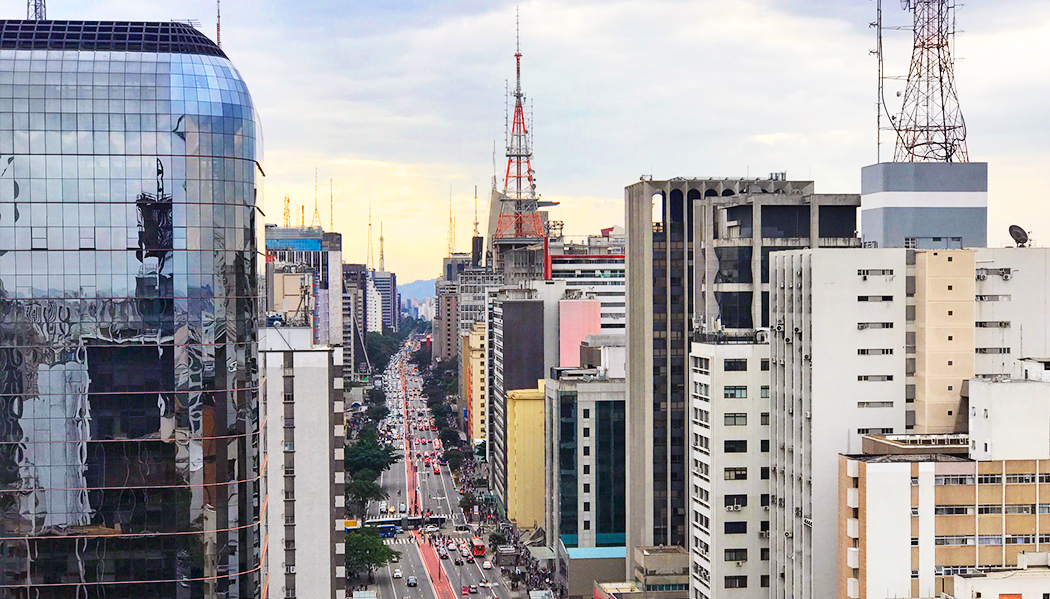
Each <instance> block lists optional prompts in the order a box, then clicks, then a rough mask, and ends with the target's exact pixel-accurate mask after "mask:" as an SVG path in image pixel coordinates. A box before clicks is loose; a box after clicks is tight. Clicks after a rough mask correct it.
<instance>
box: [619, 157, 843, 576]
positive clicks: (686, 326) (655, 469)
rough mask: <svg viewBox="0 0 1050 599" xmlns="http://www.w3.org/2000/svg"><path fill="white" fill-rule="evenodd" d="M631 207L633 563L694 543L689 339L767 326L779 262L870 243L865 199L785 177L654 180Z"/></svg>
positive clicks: (641, 186)
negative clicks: (806, 252) (646, 552)
mask: <svg viewBox="0 0 1050 599" xmlns="http://www.w3.org/2000/svg"><path fill="white" fill-rule="evenodd" d="M625 199H626V223H627V227H626V265H627V273H626V274H627V302H626V303H627V312H626V314H627V316H626V321H627V356H628V359H627V360H628V361H627V388H628V390H627V396H628V397H629V398H630V400H629V401H628V405H627V430H628V451H627V472H628V478H629V483H628V506H627V513H628V519H629V521H628V525H627V535H628V539H627V544H628V556H629V558H630V556H632V555H633V551H632V548H634V547H638V546H643V545H655V544H675V545H679V546H681V547H686V546H687V545H688V543H689V542H690V540H689V536H690V534H689V524H688V522H687V519H688V517H689V501H688V497H689V493H690V488H691V487H690V483H689V480H688V479H689V471H688V467H687V464H689V463H690V460H689V459H688V456H687V455H686V454H687V452H688V441H687V436H688V430H687V428H688V420H689V419H688V417H687V404H688V393H687V390H686V387H687V380H686V377H687V373H688V370H689V369H688V363H687V356H688V353H689V345H688V343H689V339H690V337H691V336H692V334H693V333H694V331H696V330H699V331H701V332H704V333H708V334H713V335H717V334H724V335H732V334H734V333H743V332H750V333H754V331H755V330H756V329H759V328H763V327H764V326H767V325H768V322H767V321H768V306H769V302H768V299H767V298H768V295H769V293H770V291H771V287H770V284H769V274H768V273H769V264H770V256H771V255H775V252H776V251H778V250H789V249H795V248H803V247H824V246H827V247H853V246H857V245H859V240H858V239H856V228H857V227H856V209H857V207H858V206H859V205H860V197H859V196H858V195H850V194H842V195H836V194H817V193H815V189H814V184H813V183H812V182H809V181H787V180H786V177H785V176H784V175H783V174H779V173H778V174H776V175H775V176H771V177H770V178H768V179H684V178H682V179H671V180H667V181H644V180H643V181H641V182H639V183H636V184H633V185H630V186H628V187H627V188H626V190H625ZM628 570H630V568H628ZM627 575H628V576H631V572H630V571H628V572H627Z"/></svg>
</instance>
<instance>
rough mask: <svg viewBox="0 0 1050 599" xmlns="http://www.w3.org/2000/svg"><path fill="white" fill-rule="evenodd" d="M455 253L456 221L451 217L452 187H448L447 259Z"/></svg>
mask: <svg viewBox="0 0 1050 599" xmlns="http://www.w3.org/2000/svg"><path fill="white" fill-rule="evenodd" d="M454 253H456V219H455V218H454V217H453V216H452V185H451V184H449V186H448V257H449V258H451V257H452V254H454Z"/></svg>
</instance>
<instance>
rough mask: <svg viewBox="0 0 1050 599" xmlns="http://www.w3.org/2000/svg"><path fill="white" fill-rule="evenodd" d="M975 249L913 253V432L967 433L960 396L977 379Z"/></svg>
mask: <svg viewBox="0 0 1050 599" xmlns="http://www.w3.org/2000/svg"><path fill="white" fill-rule="evenodd" d="M974 271H975V265H974V252H973V250H927V251H922V252H916V253H915V432H917V433H927V434H940V433H951V432H955V431H964V430H966V414H965V413H964V410H963V409H962V405H961V404H962V401H961V395H960V393H961V392H962V390H963V381H965V380H966V379H969V378H971V377H973V376H974V322H975V320H976V318H975V304H974V295H975V281H974Z"/></svg>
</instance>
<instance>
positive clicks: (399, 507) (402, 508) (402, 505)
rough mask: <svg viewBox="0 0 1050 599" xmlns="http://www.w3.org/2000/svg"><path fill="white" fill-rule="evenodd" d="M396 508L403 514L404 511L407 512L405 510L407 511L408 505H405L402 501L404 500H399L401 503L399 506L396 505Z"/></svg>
mask: <svg viewBox="0 0 1050 599" xmlns="http://www.w3.org/2000/svg"><path fill="white" fill-rule="evenodd" d="M397 509H398V510H399V511H400V512H401V513H402V514H404V513H405V512H407V511H408V506H407V505H405V503H404V502H401V505H400V506H398V508H397Z"/></svg>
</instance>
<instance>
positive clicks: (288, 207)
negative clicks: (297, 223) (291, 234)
mask: <svg viewBox="0 0 1050 599" xmlns="http://www.w3.org/2000/svg"><path fill="white" fill-rule="evenodd" d="M291 226H292V199H291V198H289V197H288V195H287V194H285V196H284V228H285V229H288V228H291Z"/></svg>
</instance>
